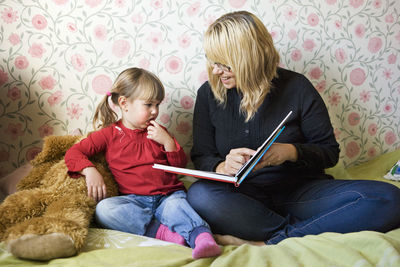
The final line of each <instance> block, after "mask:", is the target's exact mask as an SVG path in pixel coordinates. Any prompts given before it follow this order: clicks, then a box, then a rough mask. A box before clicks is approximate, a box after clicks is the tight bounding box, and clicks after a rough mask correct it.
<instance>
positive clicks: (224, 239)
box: [214, 235, 265, 246]
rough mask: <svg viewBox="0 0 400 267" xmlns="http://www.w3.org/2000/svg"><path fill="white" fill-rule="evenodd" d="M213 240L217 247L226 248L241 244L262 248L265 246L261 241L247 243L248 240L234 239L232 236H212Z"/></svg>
mask: <svg viewBox="0 0 400 267" xmlns="http://www.w3.org/2000/svg"><path fill="white" fill-rule="evenodd" d="M214 239H215V241H216V242H217V243H218V244H219V245H223V246H227V245H233V246H240V245H243V244H250V245H253V246H264V245H265V243H264V242H263V241H249V240H244V239H240V238H239V237H235V236H232V235H214Z"/></svg>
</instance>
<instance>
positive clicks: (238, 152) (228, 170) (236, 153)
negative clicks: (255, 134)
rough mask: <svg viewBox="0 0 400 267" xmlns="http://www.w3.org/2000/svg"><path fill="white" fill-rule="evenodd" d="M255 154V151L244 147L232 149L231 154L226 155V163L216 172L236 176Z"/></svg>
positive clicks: (222, 163)
mask: <svg viewBox="0 0 400 267" xmlns="http://www.w3.org/2000/svg"><path fill="white" fill-rule="evenodd" d="M255 152H256V151H254V150H253V149H250V148H244V147H243V148H235V149H231V151H230V152H229V154H228V155H226V157H225V161H223V162H221V163H220V164H219V165H218V166H217V168H216V170H215V171H216V172H218V173H222V174H227V175H235V174H236V172H237V171H238V170H239V169H240V168H241V167H242V166H243V164H245V163H246V162H247V161H248V160H249V159H250V157H251V156H252V155H254V153H255Z"/></svg>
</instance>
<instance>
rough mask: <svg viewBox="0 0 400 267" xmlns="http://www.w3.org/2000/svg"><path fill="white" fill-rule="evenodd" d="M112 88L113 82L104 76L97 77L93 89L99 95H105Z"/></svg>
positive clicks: (93, 82)
mask: <svg viewBox="0 0 400 267" xmlns="http://www.w3.org/2000/svg"><path fill="white" fill-rule="evenodd" d="M111 87H112V80H111V78H110V77H108V76H107V75H104V74H100V75H97V76H96V77H94V79H93V81H92V88H93V91H95V92H96V93H97V94H99V95H105V94H106V93H107V91H110V90H111Z"/></svg>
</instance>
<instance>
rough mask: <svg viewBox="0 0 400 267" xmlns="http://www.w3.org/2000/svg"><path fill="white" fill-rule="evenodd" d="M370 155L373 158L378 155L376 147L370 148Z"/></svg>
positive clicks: (368, 152)
mask: <svg viewBox="0 0 400 267" xmlns="http://www.w3.org/2000/svg"><path fill="white" fill-rule="evenodd" d="M367 154H368V157H370V158H373V157H375V156H376V149H375V147H371V148H370V149H368V151H367Z"/></svg>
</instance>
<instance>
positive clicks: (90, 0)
mask: <svg viewBox="0 0 400 267" xmlns="http://www.w3.org/2000/svg"><path fill="white" fill-rule="evenodd" d="M101 1H102V0H85V4H86V5H88V6H90V7H91V8H93V7H96V6H98V5H100V4H101Z"/></svg>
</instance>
